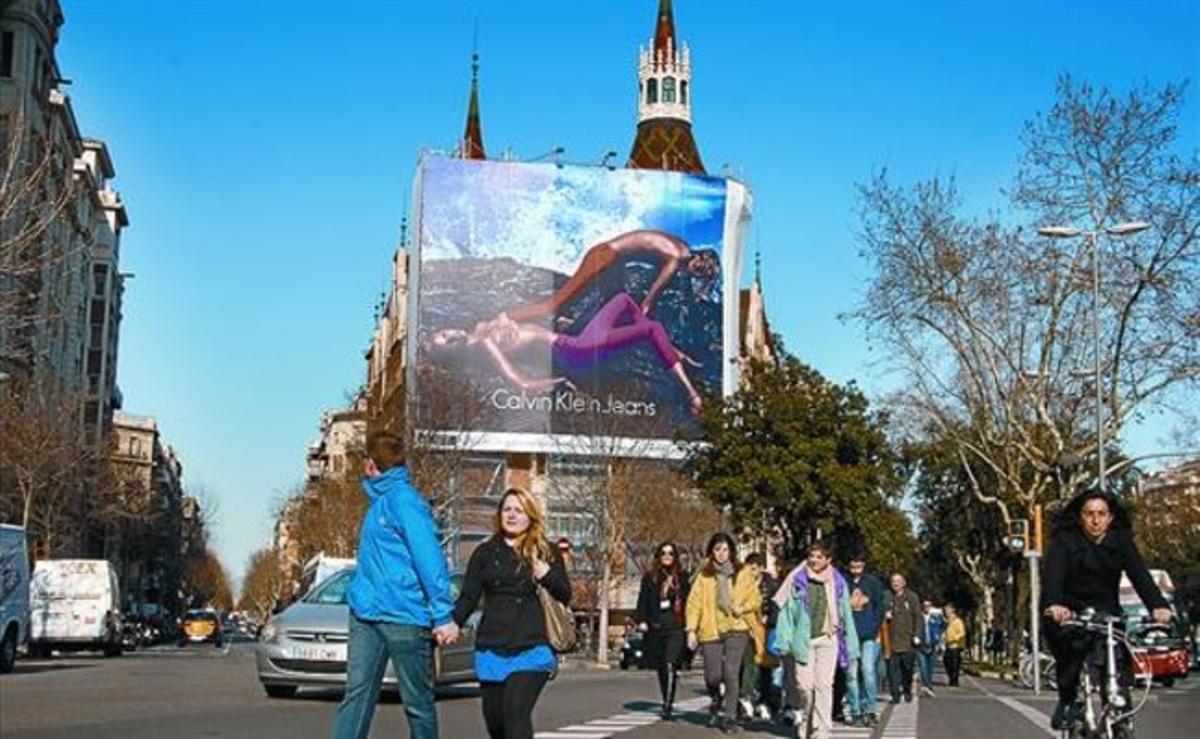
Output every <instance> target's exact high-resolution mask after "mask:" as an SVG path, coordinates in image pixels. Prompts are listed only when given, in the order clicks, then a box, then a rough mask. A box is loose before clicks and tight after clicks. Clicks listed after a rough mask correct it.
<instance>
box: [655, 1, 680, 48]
mask: <svg viewBox="0 0 1200 739" xmlns="http://www.w3.org/2000/svg"><path fill="white" fill-rule="evenodd" d="M677 45H678V44H676V43H675V14H674V13H672V12H671V0H658V22H657V23H656V24H655V26H654V53H655V55H658V54H659V53H663V54H666V53H669V52H668V50H669V49H674V48H675V47H676V46H677Z"/></svg>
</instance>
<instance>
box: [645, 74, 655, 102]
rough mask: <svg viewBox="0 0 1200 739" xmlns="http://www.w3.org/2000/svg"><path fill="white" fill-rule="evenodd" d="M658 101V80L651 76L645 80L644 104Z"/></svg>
mask: <svg viewBox="0 0 1200 739" xmlns="http://www.w3.org/2000/svg"><path fill="white" fill-rule="evenodd" d="M657 102H658V80H656V79H654V78H653V77H651V78H650V79H648V80H646V104H647V105H654V104H655V103H657Z"/></svg>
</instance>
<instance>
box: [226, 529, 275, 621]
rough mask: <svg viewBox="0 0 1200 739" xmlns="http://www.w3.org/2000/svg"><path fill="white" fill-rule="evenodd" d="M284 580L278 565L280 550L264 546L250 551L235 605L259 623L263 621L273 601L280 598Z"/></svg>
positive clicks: (272, 607) (271, 608)
mask: <svg viewBox="0 0 1200 739" xmlns="http://www.w3.org/2000/svg"><path fill="white" fill-rule="evenodd" d="M285 592H287V591H286V582H285V581H284V578H283V576H282V573H281V572H280V569H279V552H278V551H277V550H275V549H274V548H273V547H264V548H263V549H258V550H256V551H255V552H254V553H253V554H251V555H250V559H249V560H248V561H247V562H246V574H245V575H244V576H243V577H242V589H241V592H240V593H239V594H238V602H237V607H238V609H239V610H242V611H247V612H248V613H250V614H251V615H253V616H254V618H255V619H256V620H258V621H259V622H260V623H266V620H267V619H268V618H269V617H270V615H271V613H272V610H273V609H274V608H275V605H276V604H278V603H280V602H281V601H282V600H283V596H284V593H285Z"/></svg>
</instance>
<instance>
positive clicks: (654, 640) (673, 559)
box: [637, 541, 688, 721]
mask: <svg viewBox="0 0 1200 739" xmlns="http://www.w3.org/2000/svg"><path fill="white" fill-rule="evenodd" d="M687 596H688V579H687V574H686V573H685V572H684V571H683V568H682V567H680V565H679V549H678V547H676V546H675V544H674V543H673V542H669V541H665V542H663V543H662V544H659V545H658V549H656V550H655V552H654V561H653V562H651V563H650V568H649V569H648V570H647V571H646V574H645V575H644V576H643V577H642V588H641V590H640V591H639V593H638V602H637V620H638V630H639V631H641V632H643V633H644V634H646V642H645V643H646V657H647V661H648V662H649V663H650V664H652V665H654V667H655V669H656V670H658V689H659V691H660V692H661V693H662V700H663V707H662V715H663V718H664V719H666V720H667V721H671V720H673V718H674V716H673V715H672V710H673V706H674V703H675V686H676V684H677V683H678V682H679V668H680V666H681V665H682V664H683V658H684V656H685V654H684V636H683V626H684V608H685V604H686V603H687Z"/></svg>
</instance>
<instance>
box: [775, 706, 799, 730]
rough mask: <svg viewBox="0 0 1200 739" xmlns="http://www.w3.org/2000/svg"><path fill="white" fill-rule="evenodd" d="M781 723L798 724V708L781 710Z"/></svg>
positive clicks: (786, 724) (787, 724) (785, 724)
mask: <svg viewBox="0 0 1200 739" xmlns="http://www.w3.org/2000/svg"><path fill="white" fill-rule="evenodd" d="M779 723H781V724H783V725H784V726H795V725H796V709H794V708H788V709H785V710H783V711H780V712H779Z"/></svg>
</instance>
